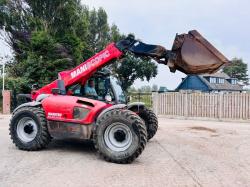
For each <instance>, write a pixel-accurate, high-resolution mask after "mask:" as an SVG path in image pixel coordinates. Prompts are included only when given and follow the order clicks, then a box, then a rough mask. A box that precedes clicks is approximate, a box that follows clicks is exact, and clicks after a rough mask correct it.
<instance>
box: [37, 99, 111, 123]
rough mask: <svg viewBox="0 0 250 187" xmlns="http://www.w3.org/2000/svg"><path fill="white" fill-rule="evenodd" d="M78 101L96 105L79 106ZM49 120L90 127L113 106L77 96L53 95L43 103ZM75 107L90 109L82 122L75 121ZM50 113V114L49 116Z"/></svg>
mask: <svg viewBox="0 0 250 187" xmlns="http://www.w3.org/2000/svg"><path fill="white" fill-rule="evenodd" d="M77 100H82V101H87V102H90V103H92V104H94V107H91V106H88V105H84V104H79V103H77ZM42 106H43V109H44V111H45V115H46V118H47V120H52V121H63V122H69V123H78V124H82V125H88V124H91V123H93V122H94V121H95V118H96V116H97V115H98V114H99V113H100V112H101V111H102V110H104V109H105V108H108V107H109V106H111V104H107V103H105V102H101V101H97V100H93V99H88V98H83V97H75V96H67V95H65V96H63V95H51V96H49V97H47V98H45V99H44V100H43V101H42ZM74 107H82V108H86V109H89V113H88V114H87V116H86V117H85V118H84V119H82V120H75V119H73V109H74ZM49 113H50V114H49Z"/></svg>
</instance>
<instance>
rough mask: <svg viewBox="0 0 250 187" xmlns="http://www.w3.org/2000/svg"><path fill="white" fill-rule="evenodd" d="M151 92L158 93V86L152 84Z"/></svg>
mask: <svg viewBox="0 0 250 187" xmlns="http://www.w3.org/2000/svg"><path fill="white" fill-rule="evenodd" d="M152 91H153V92H157V91H158V86H157V85H156V84H153V86H152Z"/></svg>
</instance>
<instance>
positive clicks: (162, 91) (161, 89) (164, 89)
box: [158, 86, 168, 93]
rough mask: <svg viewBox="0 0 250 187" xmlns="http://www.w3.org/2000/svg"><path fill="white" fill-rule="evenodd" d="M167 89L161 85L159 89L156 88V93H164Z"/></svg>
mask: <svg viewBox="0 0 250 187" xmlns="http://www.w3.org/2000/svg"><path fill="white" fill-rule="evenodd" d="M167 91H168V89H167V87H165V86H161V87H160V88H159V90H158V93H165V92H167Z"/></svg>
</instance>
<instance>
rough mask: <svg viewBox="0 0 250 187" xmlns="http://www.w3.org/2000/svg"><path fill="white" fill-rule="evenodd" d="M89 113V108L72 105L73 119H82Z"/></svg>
mask: <svg viewBox="0 0 250 187" xmlns="http://www.w3.org/2000/svg"><path fill="white" fill-rule="evenodd" d="M88 113H89V109H87V108H81V107H74V110H73V117H74V119H84V118H85V117H86V116H87V115H88Z"/></svg>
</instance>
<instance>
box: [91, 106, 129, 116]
mask: <svg viewBox="0 0 250 187" xmlns="http://www.w3.org/2000/svg"><path fill="white" fill-rule="evenodd" d="M126 107H127V105H125V104H117V105H112V106H111V107H108V108H106V109H104V110H103V111H102V112H101V113H100V114H99V116H98V117H97V119H96V120H98V119H100V118H101V117H102V116H103V114H105V113H106V112H108V111H110V110H114V109H122V108H126Z"/></svg>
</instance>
